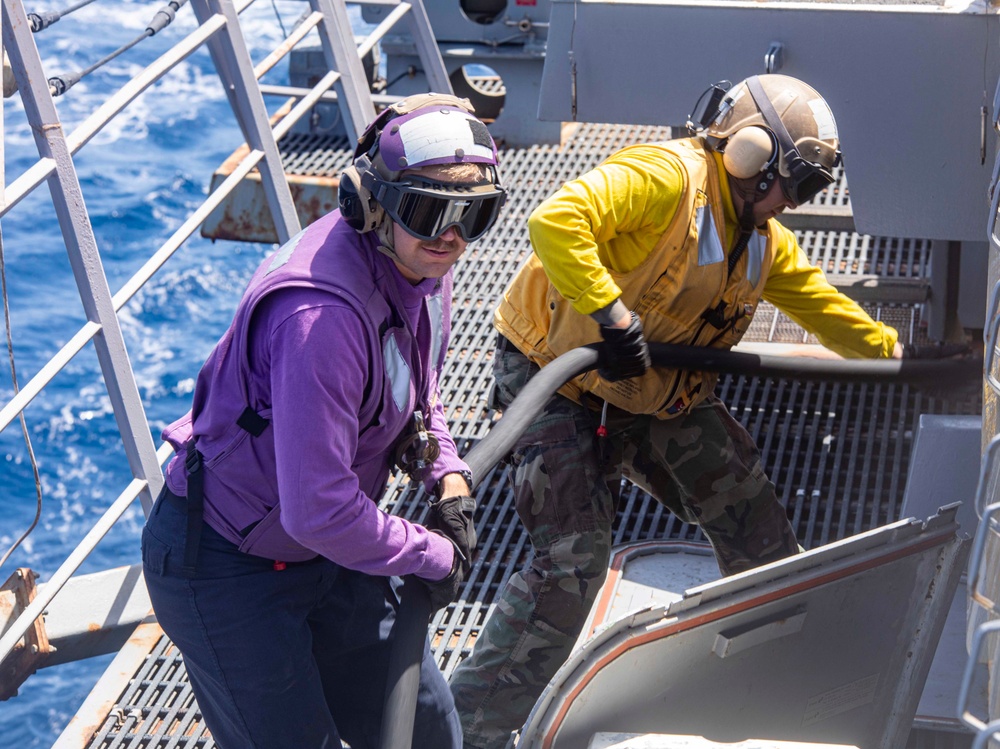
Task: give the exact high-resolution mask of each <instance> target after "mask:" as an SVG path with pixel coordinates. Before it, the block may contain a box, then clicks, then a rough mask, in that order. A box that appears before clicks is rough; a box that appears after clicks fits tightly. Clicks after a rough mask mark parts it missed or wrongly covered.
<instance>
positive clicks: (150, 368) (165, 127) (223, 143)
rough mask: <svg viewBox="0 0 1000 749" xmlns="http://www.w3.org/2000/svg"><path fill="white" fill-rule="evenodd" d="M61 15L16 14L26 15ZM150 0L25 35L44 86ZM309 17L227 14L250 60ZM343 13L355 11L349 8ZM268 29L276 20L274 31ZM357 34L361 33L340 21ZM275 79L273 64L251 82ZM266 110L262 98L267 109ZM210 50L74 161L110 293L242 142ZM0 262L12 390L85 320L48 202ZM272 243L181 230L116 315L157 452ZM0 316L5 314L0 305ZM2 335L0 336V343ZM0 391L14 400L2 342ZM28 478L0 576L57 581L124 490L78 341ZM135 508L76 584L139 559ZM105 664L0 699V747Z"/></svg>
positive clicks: (94, 88) (6, 465) (4, 502)
mask: <svg viewBox="0 0 1000 749" xmlns="http://www.w3.org/2000/svg"><path fill="white" fill-rule="evenodd" d="M71 4H72V3H71V2H69V1H67V2H65V3H61V4H60V3H55V2H44V3H39V4H37V5H36V4H33V3H30V4H29V5H28V6H27V8H26V10H27V11H28V12H41V11H54V10H61V9H63V8H65V7H68V6H69V5H71ZM160 7H161V3H160V2H153V3H145V2H140V1H139V0H135V1H134V2H133V1H130V0H97V2H94V3H92V4H90V5H87V6H85V7H83V8H81V9H79V10H78V11H76V12H74V13H72V14H70V15H67V16H66V17H65V18H63V19H62V20H60V21H59V22H58V23H56V24H55V25H53V26H52V27H50V28H49V29H46V30H44V31H43V32H41V33H39V34H36V35H35V42H36V44H37V45H38V49H39V53H40V55H41V58H42V61H43V66H44V69H45V74H46V76H47V77H51V76H54V75H58V74H63V73H66V72H69V71H73V70H79V69H83V68H86V67H88V66H89V65H91V64H92V63H94V62H95V61H97V60H98V59H100V58H101V57H103V56H105V55H107V54H109V53H111V52H112V51H114V50H115V49H117V48H118V47H120V46H121V45H124V44H126V43H128V42H129V41H131V40H132V39H133V38H135V37H136V36H138V35H139V34H141V33H142V31H143V30H144V29H145V27H146V25H147V24H148V23H149V21H150V20H151V19H152V17H153V15H154V14H155V12H156V11H157V10H158V9H159V8H160ZM306 7H307V5H306V4H305V3H303V2H295V1H292V0H274V2H267V0H265V1H263V2H258V3H256V4H255V5H253V6H252V7H251V8H250V9H248V10H247V11H246V12H245V13H244V14H243V16H242V21H243V24H244V27H245V29H246V31H247V36H248V42H249V44H250V47H251V56H252V57H253V59H254V61H255V62H257V61H260V60H261V59H262V58H263V56H264V55H265V54H266V53H267V52H268V51H270V49H272V48H273V47H274V46H275V45H276V44H277V43H278V42H279V41H280V40H281V38H282V36H283V31H282V26H283V27H284V29H285V30H290V29H291V28H292V26H293V25H294V22H295V20H296V18H298V16H299V15H300V14H301V13H302V11H303V10H304V9H305V8H306ZM353 11H356V7H355V8H352V12H353ZM279 18H280V21H281V23H279V22H278V19H279ZM353 21H354V23H355V24H356V28H357V29H360V28H361V27H362V26H363V23H362V22H361V19H360V15H359V14H357V13H355V15H354V16H353ZM194 28H195V22H194V14H193V12H192V10H191V8H190V7H184V8H182V9H181V11H180V12H179V13H178V16H177V20H176V21H175V22H174V23H173V24H172V25H171V26H170V27H168V28H167V29H166V30H164V31H162V32H160V33H159V34H158V35H156V36H154V37H153V38H151V39H148V40H147V41H145V42H144V43H142V44H140V45H138V46H137V47H135V48H133V49H132V50H130V51H128V52H127V53H125V54H124V55H123V56H121V57H118V58H116V59H115V60H114V61H112V62H111V63H110V64H108V65H106V66H104V67H102V68H100V69H99V70H97V71H96V72H95V73H93V74H91V75H89V76H87V77H85V78H84V79H83V80H82V82H81V83H79V84H77V85H76V86H75V87H74V88H72V89H70V90H69V91H68V92H67V93H66V94H65V95H63V96H62V97H59V98H58V99H57V100H56V101H57V108H58V111H59V115H60V119H61V121H62V123H63V125H64V128H65V131H66V132H67V133H68V132H71V131H72V130H73V129H74V128H75V127H76V126H77V125H78V124H79V123H80V122H82V121H83V120H84V119H85V118H86V117H87V116H89V115H90V114H91V113H92V112H93V111H94V110H95V109H96V108H97V107H98V106H100V105H101V104H102V103H103V102H104V101H105V100H106V99H107V97H108V96H109V95H110V94H111V93H113V92H114V91H116V90H118V89H119V88H120V87H121V86H122V85H123V84H124V83H125V82H126V81H127V80H128V79H129V78H130V77H131V76H133V75H135V74H136V73H137V72H139V71H140V70H141V69H142V68H144V67H145V66H146V65H148V64H149V63H151V62H152V61H153V60H155V59H156V58H157V57H158V56H160V55H161V54H163V53H164V52H165V51H166V50H167V49H168V48H169V47H170V46H171V45H172V44H173V43H175V42H176V41H177V40H179V39H180V38H182V37H183V36H185V35H186V34H188V33H190V31H192V30H193V29H194ZM265 81H267V82H273V83H286V82H287V60H286V61H285V62H283V63H281V64H279V65H278V66H277V67H276V68H275V69H274V70H273V71H272V72H271V73H269V74H268V76H267V77H266V78H265ZM280 104H281V102H280V101H277V100H268V106H269V109H271V110H272V111H273V109H275V108H277V106H279V105H280ZM3 118H4V123H3V125H4V159H5V165H4V166H5V170H6V172H5V182H6V183H8V184H9V183H10V182H12V181H13V180H14V179H16V178H17V177H18V176H19V175H20V174H21V173H22V172H23V171H24V170H25V169H26V168H27V167H29V166H30V165H31V164H33V163H34V161H35V160H37V157H38V155H37V150H36V148H35V144H34V139H33V137H32V133H31V130H30V129H29V127H28V126H27V122H26V120H25V116H24V108H23V106H22V104H21V100H20V98H19V96H17V95H15V96H14V97H12V98H10V99H7V100H5V101H4V109H3ZM242 141H243V138H242V136H241V135H240V131H239V128H238V126H237V124H236V122H235V120H234V118H233V116H232V114H231V110H230V107H229V105H228V102H227V100H226V98H225V95H224V92H223V90H222V87H221V85H220V83H219V79H218V77H217V76H216V74H215V70H214V67H213V65H212V63H211V59H210V57H209V54H208V52H207V50H204V49H202V50H199V51H198V52H197V53H195V54H194V55H192V56H190V57H189V58H187V59H186V60H185V61H183V62H182V63H181V64H180V65H179V66H178V67H177V68H175V69H174V71H173V72H172V73H170V74H169V75H168V77H167V78H166V79H164V80H163V81H161V82H160V83H159V84H157V85H156V86H154V87H153V88H151V89H150V90H148V91H147V92H146V93H145V94H143V96H142V97H141V98H140V99H139V100H137V101H136V102H134V103H133V104H131V105H130V106H129V107H128V108H127V109H126V111H125V112H124V113H123V114H122V115H120V116H119V118H118V119H116V120H115V121H114V122H113V123H112V124H111V125H110V126H109V127H107V128H106V129H105V130H104V131H102V132H101V133H100V134H99V135H98V136H97V137H96V138H95V139H94V140H93V141H91V142H90V143H89V144H88V145H87V146H86V147H85V148H84V149H83V150H82V151H81V152H80V153H79V154H78V156H77V157H76V165H77V170H78V174H79V179H80V183H81V187H82V191H83V195H84V201H85V205H86V210H87V212H88V214H89V216H90V219H91V221H92V223H93V227H94V231H95V234H96V240H97V245H98V248H99V250H100V254H101V258H102V260H103V264H104V269H105V271H106V273H107V277H108V281H109V284H110V287H111V290H112V292H115V291H117V290H118V289H119V288H121V286H122V285H123V283H124V282H125V281H126V280H127V279H128V278H129V277H130V276H131V275H132V274H133V273H135V272H136V270H138V268H139V267H140V266H141V265H142V263H143V262H144V261H145V259H146V258H148V256H149V255H150V254H151V253H152V252H153V251H155V250H156V249H157V248H158V247H159V246H160V245H161V244H162V243H163V242H164V241H165V240H166V239H167V238H168V237H169V236H170V235H171V234H172V233H173V232H174V231H175V230H176V229H177V228H178V227H179V226H180V225H181V224H182V223H183V221H184V220H185V219H186V218H187V216H188V215H189V214H190V212H191V211H192V210H193V209H194V208H195V207H196V206H197V205H198V204H199V203H200V202H201V201H202V200H203V199H204V196H205V195H206V193H207V189H208V184H209V181H210V178H211V175H212V172H213V170H215V169H216V168H217V167H218V166H219V165H220V164H221V163H222V162H223V161H224V160H225V158H226V157H228V156H229V155H230V153H232V151H233V150H235V148H236V147H237V146H238V145H239V144H240V143H242ZM0 230H2V239H3V251H4V256H5V260H6V277H7V278H6V280H7V288H8V298H9V305H10V326H11V330H12V337H13V349H14V361H15V364H16V371H17V376H18V379H19V381H20V383H21V385H22V386H23V384H24V383H26V382H27V381H28V380H29V379H30V378H31V377H32V376H33V375H34V374H35V373H36V372H37V371H38V370H39V369H40V368H41V367H42V366H43V364H44V363H45V362H46V361H47V360H48V359H49V358H50V357H51V356H52V355H53V354H54V353H56V351H58V349H59V348H60V347H61V346H62V345H63V344H64V343H65V342H66V341H67V340H69V339H70V338H71V337H72V336H73V335H74V334H75V333H76V332H77V330H78V329H79V328H80V327H81V326H82V325H83V323H84V322H85V317H84V313H83V307H82V304H81V302H80V296H79V294H78V292H77V288H76V285H75V282H74V279H73V274H72V272H71V269H70V265H69V262H68V259H67V253H66V251H65V246H64V243H63V239H62V235H61V232H60V228H59V225H58V222H57V220H56V215H55V211H54V208H53V205H52V201H51V198H50V196H49V192H48V190H47V189H45V187H44V186H43V187H42V188H40V189H38V190H36V191H35V193H34V194H33V195H32V196H31V197H29V198H28V199H26V200H24V201H22V202H21V203H20V204H19V205H18V206H16V207H15V208H14V209H13V210H12V211H11V212H10V213H9V214H8V215H7V216H5V217H4V218H3V222H2V226H0ZM271 250H272V247H271V246H267V245H259V244H240V243H235V242H217V243H212V242H210V241H208V240H205V239H202V238H201V237H200V236H198V235H195V236H194V237H193V238H192V239H191V240H189V241H188V242H187V243H186V244H185V245H184V246H183V247H182V248H181V249H180V250H179V251H178V253H177V254H176V255H175V256H174V257H173V258H172V259H171V260H170V261H169V262H168V263H167V265H166V267H165V268H164V269H162V270H161V271H160V273H159V274H158V275H157V276H155V277H154V279H153V281H152V282H151V283H150V284H148V285H147V286H146V287H145V288H143V289H142V290H141V291H140V292H139V294H138V295H137V296H136V297H135V298H134V299H133V301H132V302H131V303H130V304H128V306H127V307H126V308H125V309H124V310H123V312H122V314H121V324H122V327H123V331H124V335H125V339H126V344H127V347H128V353H129V357H130V359H131V363H132V366H133V368H134V370H135V373H136V377H137V380H138V384H139V389H140V393H141V396H142V399H143V403H144V405H145V408H146V413H147V417H148V420H149V427H150V430H151V432H152V433H153V435H154V441H155V443H156V444H157V445H159V444H160V439H159V433H160V430H161V429H162V428H163V426H164V425H165V424H167V423H169V422H170V421H172V420H173V419H174V418H176V417H177V416H179V415H181V414H183V413H184V412H185V411H186V410H187V409H188V408H189V406H190V401H191V395H192V389H193V386H194V378H195V376H196V374H197V372H198V368H199V367H200V365H201V363H202V362H203V361H204V359H205V357H206V355H207V354H208V353H209V351H210V350H211V348H212V346H213V345H214V343H215V341H216V340H217V339H218V337H219V336H220V335H221V334H222V332H223V331H224V330H225V328H226V327H227V326H228V324H229V320H230V317H231V315H232V312H233V310H234V308H235V305H236V303H237V301H238V299H239V296H240V293H241V292H242V289H243V287H244V285H245V284H246V282H247V280H248V279H249V276H250V273H251V272H252V270H253V268H254V267H255V266H256V265H257V263H258V262H259V261H260V259H261V258H262V257H263V256H264V255H265V254H266V253H268V252H270V251H271ZM0 314H2V310H0ZM0 335H2V332H0ZM2 349H3V352H4V353H3V355H0V396H2V399H3V401H4V402H6V401H7V400H8V399H9V398H10V397H12V394H13V387H12V378H11V372H10V365H9V362H8V357H7V356H6V353H5V352H6V345H3V346H2ZM24 415H25V419H26V425H27V434H28V436H29V438H30V442H31V445H32V447H33V449H34V453H35V457H36V460H37V465H38V470H39V474H40V478H41V487H42V496H43V507H42V517H41V520H40V522H39V524H38V526H37V528H36V529H35V530H34V532H33V533H32V534H31V535H30V536H29V537H28V539H27V540H26V541H25V542H24V543H23V544H22V545H21V546H20V547H19V548H18V549H17V550H16V551H15V552H14V554H13V556H12V557H11V559H10V560H9V561H8V562H7V563H6V564H5V565H4V568H3V569H0V580H3V579H6V578H7V577H8V576H9V575H10V574H11V573H12V572H13V571H14V570H15V569H16V568H17V567H30V568H31V569H33V570H35V571H36V572H37V573H38V574H39V575H40V578H41V580H43V581H44V580H46V579H47V578H48V577H50V576H51V574H52V573H53V572H54V571H55V570H56V569H57V567H58V566H59V564H60V563H61V561H62V560H63V558H64V557H65V555H66V554H67V553H68V552H69V551H70V550H71V549H72V548H73V547H74V546H75V545H76V544H77V543H78V542H79V540H80V539H81V538H82V537H83V536H84V534H85V533H86V532H87V530H88V529H89V528H90V527H91V525H92V524H93V523H94V522H95V520H96V519H97V518H98V517H99V516H100V515H101V514H102V512H103V511H104V510H105V509H106V508H107V506H108V505H109V504H110V503H111V502H113V501H114V500H115V498H116V497H117V496H118V495H119V494H120V493H121V491H122V490H123V489H124V488H125V486H126V484H127V483H128V481H129V480H130V478H131V474H130V472H129V469H128V464H127V462H126V459H125V454H124V450H123V447H122V444H121V440H120V438H119V435H118V431H117V427H116V424H115V421H114V419H113V417H112V415H111V405H110V401H109V397H108V393H107V390H106V388H105V386H104V384H103V380H102V378H101V374H100V369H99V367H98V363H97V357H96V355H95V353H94V348H93V346H92V345H91V346H88V347H87V348H86V349H85V350H84V352H83V353H81V354H80V355H78V356H77V357H76V358H75V359H74V360H73V361H72V362H71V363H70V364H69V366H68V367H67V369H66V370H65V371H63V372H62V373H61V374H60V375H59V376H58V377H57V378H56V379H55V381H54V382H53V383H52V385H50V386H49V388H48V389H47V390H46V391H45V392H44V393H43V394H42V395H41V396H40V397H38V398H36V399H35V401H34V402H33V403H32V404H31V405H30V406H29V407H28V408H27V410H26V411H25V414H24ZM0 463H2V469H0V554H3V553H4V552H5V551H6V550H7V549H8V548H9V547H10V545H11V544H12V543H13V542H14V541H15V540H16V539H17V537H18V536H20V535H21V533H22V532H23V531H24V530H25V529H26V528H27V527H28V526H29V525H30V524H31V521H32V518H33V517H34V514H35V505H36V494H35V480H34V477H33V471H32V466H31V461H30V459H29V452H28V448H27V446H26V443H25V439H24V435H23V434H22V431H21V428H20V424H19V423H18V422H17V421H15V422H13V423H12V424H11V425H10V426H8V427H7V429H6V430H4V431H3V432H2V433H0ZM142 522H143V517H142V511H141V509H140V508H139V506H138V503H136V504H135V505H134V506H133V507H132V508H130V510H129V511H128V512H127V513H126V515H125V516H124V518H123V519H122V520H121V521H120V522H119V523H118V524H117V525H116V526H115V528H114V529H113V530H112V532H111V533H110V534H109V535H108V536H107V537H106V538H105V539H104V541H103V542H102V543H101V544H100V545H99V546H98V548H97V550H96V551H95V552H94V554H92V555H91V557H90V558H89V559H88V560H87V561H86V562H85V564H84V565H83V568H82V570H81V571H82V572H93V571H96V570H100V569H106V568H110V567H117V566H120V565H127V564H134V563H136V562H138V561H139V538H140V532H141V528H142ZM111 658H112V656H110V655H108V656H101V657H97V658H93V659H89V660H87V661H82V662H78V663H73V664H67V665H63V666H57V667H53V668H49V669H43V670H41V671H39V672H38V673H37V674H35V676H33V677H32V678H31V679H29V680H28V682H27V683H26V684H24V685H23V686H22V687H21V690H20V694H19V695H18V696H17V697H15V698H14V699H12V700H9V701H7V702H4V703H0V747H2V748H3V749H7V748H8V747H9V748H10V749H14V748H17V749H25V748H27V747H49V746H51V745H52V743H53V742H54V740H55V739H56V738H57V737H58V736H59V734H60V733H61V731H62V730H63V728H64V727H65V725H66V723H67V722H68V721H69V719H70V718H71V717H72V715H73V714H74V712H75V711H76V709H77V708H78V707H79V706H80V704H81V703H82V702H83V700H84V699H85V698H86V696H87V694H88V693H89V692H90V690H91V688H92V687H93V685H94V683H95V682H96V681H97V679H98V678H99V677H100V675H101V674H102V673H103V671H104V669H105V668H106V667H107V665H108V664H109V663H110V661H111Z"/></svg>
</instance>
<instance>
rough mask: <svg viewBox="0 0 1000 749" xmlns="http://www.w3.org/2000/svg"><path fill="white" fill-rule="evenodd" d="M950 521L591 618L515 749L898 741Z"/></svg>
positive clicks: (926, 656)
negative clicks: (601, 624)
mask: <svg viewBox="0 0 1000 749" xmlns="http://www.w3.org/2000/svg"><path fill="white" fill-rule="evenodd" d="M957 528H958V526H957V524H956V523H954V509H953V508H951V509H947V510H943V511H941V513H940V514H938V515H935V516H934V517H932V518H931V519H930V520H928V521H927V522H926V523H923V522H920V521H915V520H904V521H899V522H897V523H894V524H892V525H889V526H886V527H885V528H881V529H877V530H874V531H871V532H868V533H865V534H862V535H860V536H856V537H852V538H849V539H845V540H843V541H839V542H836V543H834V544H831V545H829V546H827V547H824V548H822V549H817V550H814V551H811V552H807V553H805V554H802V555H799V556H796V557H792V558H790V559H786V560H782V561H780V562H776V563H773V564H770V565H767V566H765V567H761V568H759V569H757V570H751V571H749V572H746V573H743V574H741V575H738V576H733V577H730V578H725V579H723V580H719V581H717V582H709V583H706V584H703V585H700V586H698V587H694V588H691V589H690V590H687V591H685V592H684V594H683V597H682V598H681V599H680V600H678V601H675V602H674V603H672V604H669V606H666V607H665V606H651V607H647V608H645V609H642V610H640V611H638V612H636V613H634V614H632V615H630V616H627V617H625V618H623V619H619V620H618V621H617V622H615V623H613V624H610V625H608V626H607V627H606V628H605V629H603V630H601V629H599V631H598V634H596V635H595V636H594V637H593V638H592V639H591V640H589V641H588V642H587V643H586V644H585V645H584V646H583V647H582V648H579V649H578V650H576V651H575V653H574V655H573V656H572V657H571V658H570V659H569V661H567V663H566V664H565V665H564V666H563V668H562V669H560V671H559V672H558V673H557V674H556V676H555V678H554V679H553V680H552V681H551V682H550V684H549V686H548V687H547V688H546V690H545V692H544V693H543V694H542V697H541V698H540V699H539V701H538V703H537V704H536V706H535V709H534V710H533V712H532V714H531V715H530V716H529V718H528V721H527V723H526V724H525V728H524V730H523V731H522V736H521V740H520V743H518V747H519V749H570V748H572V747H584V746H587V744H588V742H589V741H590V739H591V737H592V736H593V735H594V734H595V733H598V732H604V731H610V732H614V731H621V732H631V733H680V734H693V735H699V736H705V737H706V738H710V739H712V740H714V741H721V742H739V741H743V740H746V739H747V738H749V737H753V738H766V739H776V740H785V741H813V742H823V743H832V744H847V745H857V746H860V747H865V749H898V747H901V746H905V745H906V737H907V734H908V733H909V731H910V725H911V722H912V719H913V715H914V712H915V711H916V707H917V702H918V700H919V697H920V693H921V690H922V688H923V684H924V679H925V678H926V675H927V670H928V669H929V667H930V662H931V659H932V657H933V652H934V645H935V643H936V642H937V638H938V636H939V635H940V631H941V628H942V627H943V625H944V620H945V617H946V615H947V612H948V608H949V604H950V600H951V596H952V594H953V593H954V590H955V587H956V585H957V583H958V579H959V576H960V575H961V572H962V569H963V567H964V562H965V556H966V554H967V551H968V549H967V543H966V542H965V541H962V540H960V539H959V538H958V537H957V536H956V531H957ZM858 633H862V636H859V635H858ZM803 663H808V664H810V665H809V668H803V667H802V664H803Z"/></svg>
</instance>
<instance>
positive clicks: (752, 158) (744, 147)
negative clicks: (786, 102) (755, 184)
mask: <svg viewBox="0 0 1000 749" xmlns="http://www.w3.org/2000/svg"><path fill="white" fill-rule="evenodd" d="M777 156H778V144H777V142H776V140H775V137H774V135H772V134H771V132H770V131H769V130H766V129H765V128H762V127H760V126H759V125H751V126H750V127H744V128H740V129H739V130H737V131H736V132H735V133H733V134H732V135H730V136H729V141H728V142H727V143H726V150H725V152H724V153H723V154H722V163H723V164H724V165H725V167H726V171H727V172H729V174H731V175H732V176H733V177H735V178H736V179H750V178H752V177H756V176H757V175H758V174H760V173H761V172H763V171H765V170H767V169H769V168H772V167H773V166H774V165H775V162H776V161H777Z"/></svg>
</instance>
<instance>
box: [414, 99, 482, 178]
mask: <svg viewBox="0 0 1000 749" xmlns="http://www.w3.org/2000/svg"><path fill="white" fill-rule="evenodd" d="M469 119H470V118H469V116H468V115H465V114H462V113H459V112H454V111H451V112H447V113H444V112H441V113H439V114H437V115H436V116H424V117H415V118H414V119H412V120H410V121H409V122H406V123H404V124H403V125H401V126H400V128H399V135H400V138H401V139H402V141H403V152H404V155H405V156H406V163H407V164H409V165H410V166H415V165H420V164H424V163H426V162H428V161H431V160H433V159H442V158H447V157H449V156H454V155H455V151H456V150H458V149H462V151H463V152H464V153H465V155H466V156H467V157H470V156H478V157H481V158H486V159H491V158H492V157H493V151H492V150H490V149H489V148H487V147H486V146H483V145H479V144H477V143H476V141H475V138H474V137H473V134H472V128H470V127H469Z"/></svg>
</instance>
